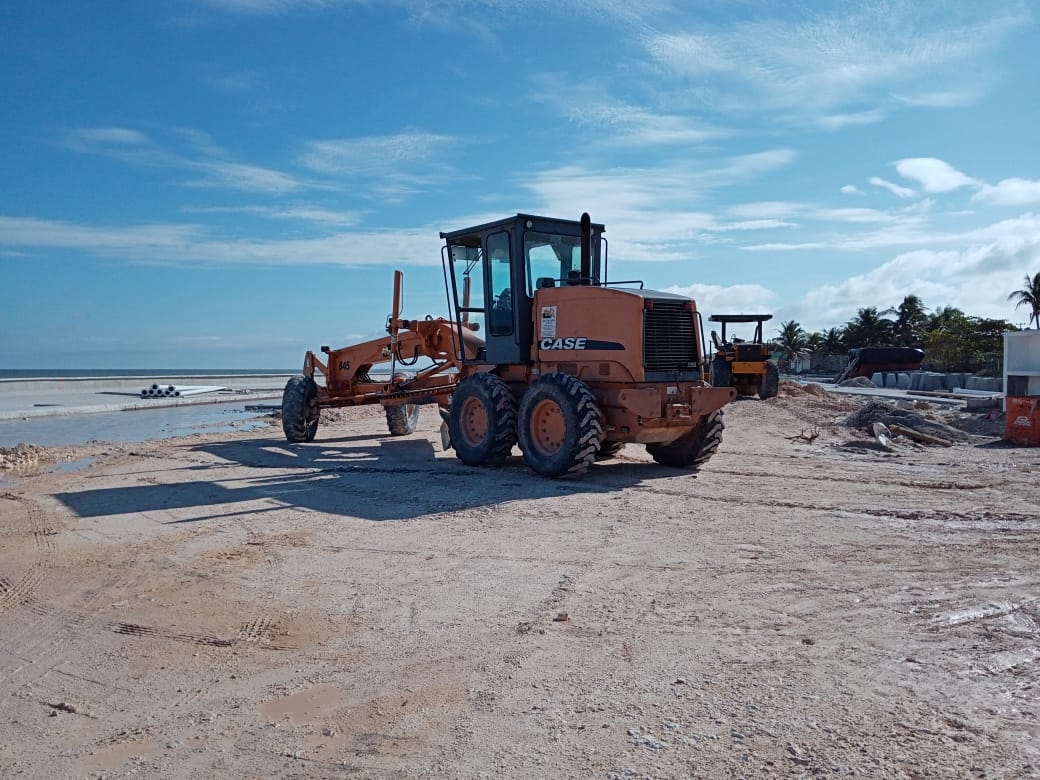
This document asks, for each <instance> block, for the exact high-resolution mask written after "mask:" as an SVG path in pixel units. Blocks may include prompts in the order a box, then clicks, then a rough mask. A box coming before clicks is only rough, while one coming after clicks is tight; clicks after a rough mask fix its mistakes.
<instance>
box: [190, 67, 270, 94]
mask: <svg viewBox="0 0 1040 780" xmlns="http://www.w3.org/2000/svg"><path fill="white" fill-rule="evenodd" d="M202 80H203V82H204V83H206V84H208V85H209V86H211V87H212V88H213V89H215V90H217V91H219V92H247V91H249V90H251V89H253V88H254V87H256V85H257V82H258V80H259V75H258V74H257V72H256V71H253V70H238V71H232V72H229V73H221V74H212V75H208V76H204V77H203V79H202Z"/></svg>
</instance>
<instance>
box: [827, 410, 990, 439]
mask: <svg viewBox="0 0 1040 780" xmlns="http://www.w3.org/2000/svg"><path fill="white" fill-rule="evenodd" d="M874 423H882V424H884V425H885V426H887V427H888V429H889V431H890V432H891V433H893V434H899V435H902V436H906V437H908V438H911V439H914V440H915V441H918V442H921V443H926V444H938V445H940V446H947V447H948V446H950V445H951V444H955V443H957V442H966V441H968V440H969V439H970V437H969V436H968V434H966V433H965V432H964V431H961V430H959V429H957V428H954V427H953V426H951V425H945V424H944V423H940V422H935V421H934V420H929V419H928V418H926V417H924V416H923V415H921V414H918V413H917V412H913V411H910V410H908V409H898V408H896V407H894V406H892V405H891V404H888V403H885V402H883V401H871V402H869V403H866V404H864V405H863V406H862V407H861V408H860V409H858V410H856V411H855V412H853V413H852V414H850V415H849V416H848V417H846V418H845V420H844V425H845V426H847V427H849V428H856V429H859V430H861V431H866V432H868V433H870V434H871V436H872V437H876V433H875V431H874V427H873V426H874ZM911 434H912V435H911Z"/></svg>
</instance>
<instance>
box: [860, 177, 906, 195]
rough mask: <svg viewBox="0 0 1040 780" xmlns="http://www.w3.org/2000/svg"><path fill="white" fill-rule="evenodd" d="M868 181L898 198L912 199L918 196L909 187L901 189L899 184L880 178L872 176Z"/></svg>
mask: <svg viewBox="0 0 1040 780" xmlns="http://www.w3.org/2000/svg"><path fill="white" fill-rule="evenodd" d="M868 181H869V182H870V183H871V184H873V185H874V186H875V187H880V188H881V189H883V190H888V191H889V192H891V193H892V194H893V195H895V196H896V197H898V198H912V197H914V195H916V194H917V192H916V191H914V190H912V189H910V188H909V187H900V186H899V185H898V184H894V183H892V182H890V181H887V180H886V179H882V178H881V177H880V176H871V177H870V178H869V179H868Z"/></svg>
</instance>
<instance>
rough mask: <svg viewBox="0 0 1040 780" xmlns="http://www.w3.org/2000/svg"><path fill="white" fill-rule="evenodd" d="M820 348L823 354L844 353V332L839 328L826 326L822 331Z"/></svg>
mask: <svg viewBox="0 0 1040 780" xmlns="http://www.w3.org/2000/svg"><path fill="white" fill-rule="evenodd" d="M820 348H821V350H822V351H823V354H825V355H844V354H845V352H846V351H847V350H848V347H847V346H846V345H845V332H844V331H843V330H842V329H841V328H828V329H827V330H825V331H824V332H823V343H822V344H821V345H820Z"/></svg>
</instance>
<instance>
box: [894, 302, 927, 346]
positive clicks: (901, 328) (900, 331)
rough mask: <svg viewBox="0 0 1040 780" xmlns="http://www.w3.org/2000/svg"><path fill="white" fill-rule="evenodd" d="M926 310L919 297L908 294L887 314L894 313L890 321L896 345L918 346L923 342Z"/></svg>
mask: <svg viewBox="0 0 1040 780" xmlns="http://www.w3.org/2000/svg"><path fill="white" fill-rule="evenodd" d="M927 312H928V310H927V309H926V308H925V307H924V304H923V303H921V299H920V298H918V297H917V296H916V295H913V294H910V295H907V296H906V297H905V298H903V302H902V303H900V304H899V306H897V307H896V308H895V309H889V310H888V311H887V312H885V313H887V314H895V315H896V321H895V322H894V323H892V337H893V341H894V342H895V344H893V346H896V347H919V346H920V345H921V344H922V343H923V342H924V334H925V325H926V324H927V322H928V313H927Z"/></svg>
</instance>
